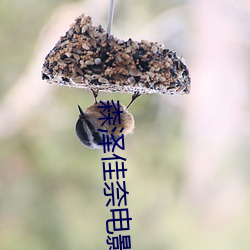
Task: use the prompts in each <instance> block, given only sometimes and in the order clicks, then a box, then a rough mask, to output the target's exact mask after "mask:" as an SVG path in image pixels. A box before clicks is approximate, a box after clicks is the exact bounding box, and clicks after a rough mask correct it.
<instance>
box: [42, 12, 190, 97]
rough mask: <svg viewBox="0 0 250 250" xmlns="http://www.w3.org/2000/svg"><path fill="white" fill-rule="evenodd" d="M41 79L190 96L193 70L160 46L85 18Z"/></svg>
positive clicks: (45, 67) (50, 57)
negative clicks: (117, 33) (118, 35)
mask: <svg viewBox="0 0 250 250" xmlns="http://www.w3.org/2000/svg"><path fill="white" fill-rule="evenodd" d="M42 78H43V79H44V80H47V81H48V82H49V83H53V84H58V85H65V86H72V87H77V88H86V89H99V90H101V91H106V92H121V93H135V92H139V93H140V94H151V93H159V94H187V93H189V89H190V77H189V72H188V69H187V67H186V65H185V63H184V61H183V59H182V58H181V57H178V56H177V55H176V53H175V52H174V51H170V50H168V49H165V48H164V46H163V45H159V44H158V43H154V42H148V41H141V42H136V41H133V40H132V39H129V40H128V41H123V40H120V39H117V38H116V37H114V36H112V35H108V34H107V33H106V32H105V31H104V29H103V28H102V27H101V26H98V27H95V26H92V20H91V17H89V16H84V15H82V16H80V17H78V18H77V19H76V21H75V23H74V24H73V25H72V26H71V28H70V29H69V31H68V32H67V33H66V35H65V36H63V37H61V39H60V40H59V41H58V43H57V44H56V45H55V47H54V48H53V49H52V50H51V51H50V53H49V54H48V55H47V57H46V59H45V62H44V65H43V69H42Z"/></svg>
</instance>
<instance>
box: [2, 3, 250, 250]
mask: <svg viewBox="0 0 250 250" xmlns="http://www.w3.org/2000/svg"><path fill="white" fill-rule="evenodd" d="M108 4H109V1H108V0H102V1H100V0H99V1H98V0H85V1H70V0H53V1H51V0H43V1H40V0H18V1H17V0H16V1H15V0H13V1H9V0H1V2H0V83H1V84H0V249H1V250H33V249H36V250H51V249H53V250H57V249H58V250H59V249H60V250H69V249H70V250H80V249H88V250H97V249H108V246H107V245H106V243H105V240H106V238H107V234H106V228H105V222H106V220H107V219H110V212H109V209H108V208H106V207H105V204H106V202H107V199H106V198H105V197H104V195H103V187H104V185H103V179H102V166H101V157H102V156H103V154H102V151H101V150H100V151H97V150H96V151H93V150H90V149H87V148H85V147H83V146H82V145H81V144H80V143H79V141H78V139H77V137H76V136H75V132H74V126H75V122H76V119H77V117H78V112H77V108H76V107H77V104H80V105H81V106H82V107H87V106H89V105H91V104H92V103H93V98H92V94H91V93H90V91H87V90H86V91H83V90H80V89H73V88H71V89H70V88H66V87H57V86H51V85H48V84H47V83H46V82H43V81H42V80H41V67H42V63H43V60H44V57H45V56H46V54H47V53H48V52H49V50H50V49H52V47H53V46H54V44H55V43H56V41H57V40H58V38H59V37H60V36H61V35H63V34H64V33H65V32H66V30H67V29H68V28H69V25H70V24H71V23H73V21H74V18H75V17H77V16H78V15H80V14H81V13H85V14H88V15H91V16H92V18H93V20H94V23H95V24H96V25H98V24H102V25H103V26H104V27H106V23H107V12H108ZM112 32H113V34H114V35H116V36H118V37H120V38H122V39H128V38H130V37H131V38H133V39H135V40H141V39H146V40H150V41H158V42H160V43H164V44H165V46H166V47H167V48H170V49H172V50H176V51H177V53H178V54H182V55H183V57H184V58H185V60H186V63H187V65H188V66H189V69H190V73H191V77H192V91H191V94H190V95H188V96H160V95H148V96H143V97H140V98H139V99H138V100H137V101H136V102H135V103H134V104H133V106H132V107H131V109H130V111H131V112H132V113H133V115H134V117H135V120H136V129H135V133H134V134H133V135H131V136H128V137H127V138H126V150H125V152H122V153H121V155H122V156H123V157H126V158H127V162H126V167H127V168H128V172H127V175H126V184H127V189H128V191H129V192H130V194H129V196H128V208H129V212H130V215H131V217H132V218H133V220H132V222H131V230H130V231H129V233H130V235H131V238H132V249H138V250H142V249H143V250H151V249H155V250H189V249H190V250H191V249H192V250H210V249H213V250H217V249H218V250H235V249H240V250H249V249H250V212H249V211H250V184H249V183H250V182H249V179H250V87H249V86H250V84H249V81H250V74H249V72H250V70H249V67H250V1H249V0H245V1H244V0H209V1H207V0H186V1H184V0H168V1H166V0H157V1H155V0H137V1H135V0H126V1H122V0H120V1H119V0H117V1H116V9H115V17H114V25H113V31H112ZM99 97H100V98H101V99H109V100H111V99H113V100H120V101H121V102H122V103H123V104H125V105H126V104H127V103H128V102H129V101H130V98H131V96H130V95H127V94H107V93H101V94H100V96H99Z"/></svg>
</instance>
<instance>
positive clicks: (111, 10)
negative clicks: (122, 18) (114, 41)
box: [107, 0, 115, 35]
mask: <svg viewBox="0 0 250 250" xmlns="http://www.w3.org/2000/svg"><path fill="white" fill-rule="evenodd" d="M114 10H115V0H110V4H109V14H108V27H107V33H108V34H109V35H110V34H111V29H112V23H113V17H114Z"/></svg>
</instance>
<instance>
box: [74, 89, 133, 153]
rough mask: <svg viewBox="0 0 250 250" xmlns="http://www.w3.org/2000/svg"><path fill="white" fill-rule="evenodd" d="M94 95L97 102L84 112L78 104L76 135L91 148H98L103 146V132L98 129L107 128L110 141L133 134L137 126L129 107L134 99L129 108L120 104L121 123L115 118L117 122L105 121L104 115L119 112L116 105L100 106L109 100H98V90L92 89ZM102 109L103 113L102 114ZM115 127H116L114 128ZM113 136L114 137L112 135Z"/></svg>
mask: <svg viewBox="0 0 250 250" xmlns="http://www.w3.org/2000/svg"><path fill="white" fill-rule="evenodd" d="M92 93H93V95H94V99H95V103H94V104H93V105H91V106H90V107H88V108H87V109H86V111H85V112H84V111H83V110H82V108H81V107H80V106H79V105H78V109H79V113H80V114H79V118H78V120H77V122H76V127H75V129H76V135H77V136H78V138H79V140H80V141H81V142H82V144H83V145H85V146H86V147H88V148H91V149H98V148H102V142H103V133H104V132H100V131H98V129H101V130H106V131H107V134H108V135H109V141H110V142H113V139H115V140H116V139H118V138H119V137H120V136H121V135H122V134H123V135H128V134H131V133H132V132H133V130H134V127H135V121H134V117H133V115H132V114H131V113H130V112H128V110H127V108H128V107H129V106H130V105H131V103H132V102H133V100H132V101H131V102H130V103H129V105H128V106H127V108H126V107H125V106H123V105H122V104H120V105H119V106H120V112H119V113H120V123H119V120H118V119H115V122H114V123H113V122H111V123H110V124H109V122H108V121H107V122H105V123H104V122H103V120H102V119H100V118H103V117H105V116H106V117H107V116H108V113H110V114H114V113H113V112H117V110H116V109H115V107H113V106H112V107H110V110H109V112H108V109H104V110H103V111H102V109H100V108H98V107H101V106H103V104H104V105H107V104H108V102H107V101H99V102H98V101H97V100H96V97H97V95H98V91H94V90H92ZM101 111H102V113H103V114H101ZM114 128H116V129H115V130H114ZM111 135H112V136H113V138H112V136H111Z"/></svg>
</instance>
